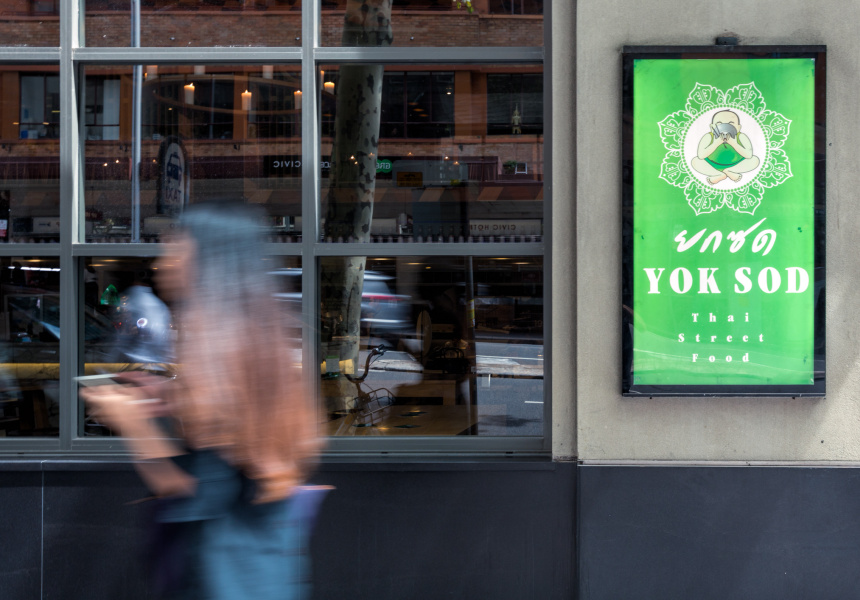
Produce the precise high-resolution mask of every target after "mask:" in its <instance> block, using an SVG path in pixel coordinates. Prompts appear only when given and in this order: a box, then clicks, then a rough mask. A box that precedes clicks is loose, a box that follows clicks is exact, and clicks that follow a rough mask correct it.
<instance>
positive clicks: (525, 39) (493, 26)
mask: <svg viewBox="0 0 860 600" xmlns="http://www.w3.org/2000/svg"><path fill="white" fill-rule="evenodd" d="M458 4H459V5H460V6H459V7H458V6H457V5H458ZM366 5H371V6H370V13H371V14H370V15H369V16H365V15H364V14H363V13H362V12H361V11H363V10H365V9H366ZM374 5H379V6H374ZM543 6H544V2H543V0H471V2H466V1H465V0H464V1H463V2H452V1H451V0H396V1H394V2H376V3H370V2H368V3H362V2H353V1H351V0H322V11H323V13H322V35H321V43H322V45H323V46H418V47H422V46H504V47H511V46H543ZM361 23H373V24H377V23H382V24H383V26H382V27H379V26H376V27H373V28H369V27H363V26H362V25H360V24H361Z"/></svg>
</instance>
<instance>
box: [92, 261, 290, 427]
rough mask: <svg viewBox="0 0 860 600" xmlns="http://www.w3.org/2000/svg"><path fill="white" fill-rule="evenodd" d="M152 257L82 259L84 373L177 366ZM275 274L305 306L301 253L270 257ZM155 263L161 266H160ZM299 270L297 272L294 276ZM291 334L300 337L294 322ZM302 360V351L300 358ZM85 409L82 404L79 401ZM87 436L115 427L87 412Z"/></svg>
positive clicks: (172, 329)
mask: <svg viewBox="0 0 860 600" xmlns="http://www.w3.org/2000/svg"><path fill="white" fill-rule="evenodd" d="M155 260H156V259H154V258H152V257H133V258H132V257H115V258H102V257H99V258H88V259H85V261H84V274H83V279H84V297H85V305H84V311H83V313H84V321H83V327H84V334H83V338H84V373H83V374H85V375H100V374H107V373H120V372H125V371H148V372H151V373H155V374H163V375H165V376H168V375H172V374H173V373H175V371H176V364H175V356H174V344H175V341H176V338H177V336H178V335H179V327H178V323H177V321H176V320H175V318H174V317H173V312H174V310H173V306H171V304H170V303H169V302H168V301H166V300H163V299H162V297H161V296H162V295H161V293H160V291H159V289H158V281H157V279H154V277H153V275H154V274H155V269H154V268H153V267H154V262H155ZM267 260H269V261H270V262H271V265H272V267H271V273H272V276H273V277H274V278H275V280H276V281H277V285H278V287H277V295H278V298H280V299H282V300H283V301H284V302H285V304H284V306H285V307H289V308H291V309H293V308H295V306H296V305H295V303H296V302H298V306H299V309H300V308H301V258H300V257H272V258H269V259H267ZM156 267H157V266H156ZM296 274H298V276H296ZM289 335H291V336H295V337H296V339H298V340H299V343H298V344H296V347H297V348H300V347H301V327H300V323H298V322H296V323H295V327H292V328H291V329H290V330H289ZM296 362H297V363H301V356H297V357H296ZM80 410H82V411H83V406H82V405H81V406H80ZM82 414H84V419H83V421H82V422H83V425H82V427H83V432H82V434H83V435H88V436H110V435H113V432H112V431H111V430H110V429H109V428H108V427H106V426H105V425H103V424H101V423H100V422H99V421H98V419H96V418H93V417H90V416H89V415H86V414H85V413H84V412H82Z"/></svg>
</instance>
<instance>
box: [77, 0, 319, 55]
mask: <svg viewBox="0 0 860 600" xmlns="http://www.w3.org/2000/svg"><path fill="white" fill-rule="evenodd" d="M84 4H85V11H86V13H85V14H86V27H85V31H86V44H87V46H129V45H131V33H130V27H129V26H130V24H131V16H132V13H131V3H130V2H129V0H84ZM301 7H302V2H301V0H254V1H252V0H141V1H140V43H141V45H142V46H160V47H161V46H174V47H175V46H181V47H188V46H300V45H301V28H302V23H301Z"/></svg>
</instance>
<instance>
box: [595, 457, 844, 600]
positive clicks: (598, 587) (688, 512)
mask: <svg viewBox="0 0 860 600" xmlns="http://www.w3.org/2000/svg"><path fill="white" fill-rule="evenodd" d="M579 494H580V514H579V517H580V524H579V541H580V545H579V565H580V571H579V589H580V598H581V599H582V600H597V599H607V600H608V599H613V600H614V599H617V598H696V599H697V600H707V599H714V600H725V599H726V598H732V599H734V600H742V599H751V600H752V599H754V600H767V599H771V598H773V599H779V600H783V599H786V598H791V599H803V598H810V599H815V600H822V599H831V598H832V599H834V600H842V599H847V598H860V570H858V568H857V565H858V564H860V470H858V469H817V468H810V469H805V468H768V467H761V468H759V467H736V468H734V467H725V468H722V467H603V466H587V467H581V468H580V477H579Z"/></svg>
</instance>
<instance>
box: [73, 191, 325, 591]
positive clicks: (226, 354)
mask: <svg viewBox="0 0 860 600" xmlns="http://www.w3.org/2000/svg"><path fill="white" fill-rule="evenodd" d="M263 259H264V256H263V237H262V225H261V223H260V221H259V219H257V218H255V215H254V214H253V213H252V212H251V211H250V210H249V209H248V208H247V207H245V206H242V205H238V204H211V205H198V206H192V207H190V208H189V209H188V210H187V211H186V212H185V214H183V215H182V217H181V219H180V222H179V229H178V233H177V235H176V236H175V238H174V239H173V240H172V241H170V242H169V243H167V244H165V253H164V255H163V256H162V257H161V258H160V259H159V260H158V261H157V263H156V265H155V268H154V271H155V284H156V286H157V290H158V291H159V293H160V294H161V295H162V296H163V297H164V298H165V299H166V300H167V301H168V302H170V303H171V304H172V306H173V308H174V310H175V315H176V319H175V320H176V322H177V323H178V324H179V339H178V342H177V347H176V354H177V364H178V367H177V376H176V377H175V379H169V378H166V377H160V376H158V375H154V374H148V373H141V372H138V373H123V374H120V375H118V376H117V377H116V378H115V380H116V381H117V382H118V383H116V384H113V385H103V386H98V387H90V388H86V389H83V390H82V392H81V394H82V395H83V396H84V398H85V399H86V400H87V402H88V404H89V406H90V409H91V411H93V412H94V413H95V414H96V416H97V417H98V418H99V419H100V420H101V421H103V422H106V423H107V424H108V425H109V426H111V427H113V428H115V429H118V430H119V431H120V433H121V434H122V435H124V436H125V437H126V438H127V440H126V441H127V444H128V445H129V447H130V449H131V450H132V451H133V452H134V454H135V455H136V457H137V458H138V459H140V460H138V461H137V463H136V468H137V470H138V471H139V473H140V475H141V476H142V478H143V480H144V482H145V483H146V484H147V486H148V487H149V488H150V489H151V490H152V492H153V494H154V495H155V496H156V497H157V498H158V507H157V510H156V516H155V524H154V528H153V543H152V547H151V548H152V554H153V559H154V561H153V564H154V578H155V585H156V587H157V588H158V591H159V592H160V593H161V595H162V597H163V598H182V599H195V600H199V599H207V600H208V599H213V600H216V599H217V600H220V599H224V600H227V599H229V600H242V599H244V598H248V599H250V598H253V599H254V600H267V599H275V598H277V599H293V598H305V597H306V594H307V593H308V585H307V579H308V569H307V564H306V561H307V560H308V559H307V556H306V553H304V552H302V551H301V548H300V547H299V546H301V545H303V542H304V540H303V535H304V528H305V526H306V523H305V522H304V517H303V515H304V514H306V513H307V512H308V510H307V507H308V503H307V497H306V495H304V496H303V490H304V489H305V488H302V487H300V486H301V484H302V483H303V482H304V481H305V480H306V478H307V477H308V474H309V472H310V470H311V469H312V468H313V466H314V464H315V460H316V457H317V454H318V452H319V449H320V440H319V438H318V437H317V419H316V412H315V403H314V402H313V399H312V398H310V397H309V395H308V394H307V393H306V391H305V389H304V387H303V385H302V377H301V370H300V366H299V362H300V356H301V353H300V352H299V351H298V349H297V348H296V347H295V346H294V344H292V343H291V341H290V339H289V338H288V337H287V335H286V333H285V329H286V327H285V325H286V323H285V319H286V318H288V317H289V315H285V314H284V306H283V305H281V304H279V303H278V302H277V300H276V299H275V298H274V296H273V292H274V289H273V285H274V284H273V282H272V281H271V277H270V276H269V275H268V274H267V272H268V270H270V269H268V268H267V266H266V265H265V262H264V260H263ZM310 512H312V511H310Z"/></svg>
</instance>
